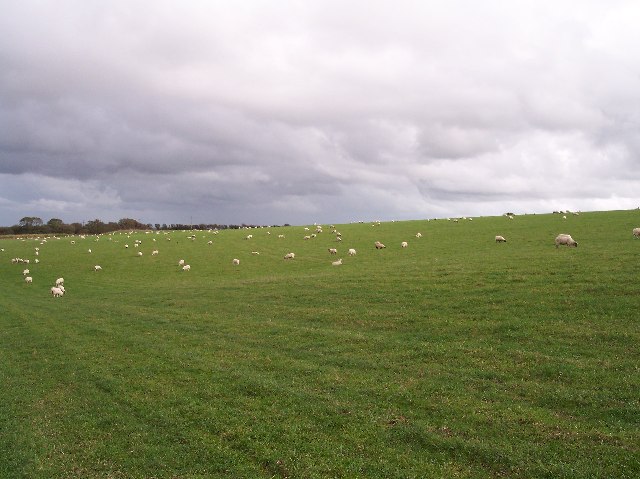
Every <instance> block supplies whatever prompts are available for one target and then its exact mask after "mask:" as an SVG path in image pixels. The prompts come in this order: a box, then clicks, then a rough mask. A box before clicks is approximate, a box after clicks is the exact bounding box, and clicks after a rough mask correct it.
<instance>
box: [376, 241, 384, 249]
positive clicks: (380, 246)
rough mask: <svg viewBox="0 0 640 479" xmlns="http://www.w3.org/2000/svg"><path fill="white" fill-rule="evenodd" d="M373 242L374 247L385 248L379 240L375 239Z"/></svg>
mask: <svg viewBox="0 0 640 479" xmlns="http://www.w3.org/2000/svg"><path fill="white" fill-rule="evenodd" d="M374 244H375V245H376V249H382V248H386V246H385V245H383V244H382V243H380V241H376V242H375V243H374Z"/></svg>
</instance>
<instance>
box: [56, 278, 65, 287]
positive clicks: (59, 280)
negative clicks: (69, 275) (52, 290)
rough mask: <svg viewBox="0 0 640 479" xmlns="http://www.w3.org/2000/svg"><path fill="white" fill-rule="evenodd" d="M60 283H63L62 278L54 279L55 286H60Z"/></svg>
mask: <svg viewBox="0 0 640 479" xmlns="http://www.w3.org/2000/svg"><path fill="white" fill-rule="evenodd" d="M61 284H64V278H58V279H56V286H60V285H61Z"/></svg>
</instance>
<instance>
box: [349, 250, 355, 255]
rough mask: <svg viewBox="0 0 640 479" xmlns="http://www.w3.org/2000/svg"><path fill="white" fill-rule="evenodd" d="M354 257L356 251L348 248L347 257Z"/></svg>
mask: <svg viewBox="0 0 640 479" xmlns="http://www.w3.org/2000/svg"><path fill="white" fill-rule="evenodd" d="M355 255H356V250H355V249H353V248H349V256H355Z"/></svg>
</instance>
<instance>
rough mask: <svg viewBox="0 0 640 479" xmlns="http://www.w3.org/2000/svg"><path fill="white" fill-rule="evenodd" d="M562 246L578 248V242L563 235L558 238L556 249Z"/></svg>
mask: <svg viewBox="0 0 640 479" xmlns="http://www.w3.org/2000/svg"><path fill="white" fill-rule="evenodd" d="M560 245H566V246H573V247H574V248H577V247H578V242H577V241H576V240H574V239H573V238H572V237H571V235H568V234H564V233H562V234H559V235H558V236H556V248H557V247H558V246H560Z"/></svg>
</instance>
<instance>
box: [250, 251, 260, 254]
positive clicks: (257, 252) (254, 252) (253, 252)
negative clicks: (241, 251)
mask: <svg viewBox="0 0 640 479" xmlns="http://www.w3.org/2000/svg"><path fill="white" fill-rule="evenodd" d="M251 254H260V252H259V251H252V252H251Z"/></svg>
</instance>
